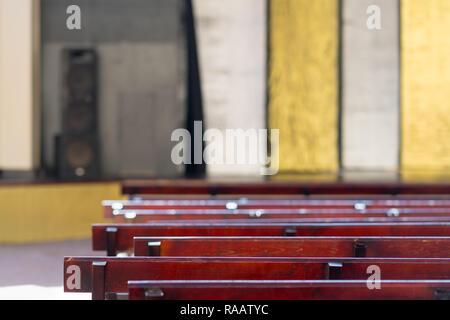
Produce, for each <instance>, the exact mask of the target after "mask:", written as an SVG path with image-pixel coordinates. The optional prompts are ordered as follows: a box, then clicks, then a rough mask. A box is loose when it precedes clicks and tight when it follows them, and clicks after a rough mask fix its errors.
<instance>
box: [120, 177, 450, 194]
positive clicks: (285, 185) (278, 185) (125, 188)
mask: <svg viewBox="0 0 450 320" xmlns="http://www.w3.org/2000/svg"><path fill="white" fill-rule="evenodd" d="M122 193H124V194H209V195H219V194H223V195H233V194H271V195H277V194H278V195H281V194H282V195H286V194H291V195H312V194H327V195H336V194H389V195H405V194H447V195H448V194H450V184H448V183H402V182H326V183H310V182H301V181H290V182H284V181H269V180H264V181H254V182H245V181H243V182H242V181H208V180H125V181H123V182H122Z"/></svg>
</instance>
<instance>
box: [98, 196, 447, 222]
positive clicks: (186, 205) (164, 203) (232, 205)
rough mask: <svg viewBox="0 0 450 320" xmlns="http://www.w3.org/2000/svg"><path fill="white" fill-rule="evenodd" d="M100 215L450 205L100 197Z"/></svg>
mask: <svg viewBox="0 0 450 320" xmlns="http://www.w3.org/2000/svg"><path fill="white" fill-rule="evenodd" d="M102 205H103V210H104V216H105V217H106V218H111V217H112V216H113V212H114V210H121V209H130V210H133V209H167V210H181V209H197V210H212V209H216V210H217V209H222V210H236V209H348V210H357V211H358V210H359V211H360V210H365V209H380V208H381V209H386V208H397V209H402V208H450V199H448V198H447V199H446V198H443V199H434V198H431V199H402V198H390V199H372V200H367V199H365V200H364V199H360V200H349V199H335V200H327V199H284V200H283V199H237V200H225V199H202V200H200V199H197V200H196V199H190V200H180V199H172V200H104V201H102Z"/></svg>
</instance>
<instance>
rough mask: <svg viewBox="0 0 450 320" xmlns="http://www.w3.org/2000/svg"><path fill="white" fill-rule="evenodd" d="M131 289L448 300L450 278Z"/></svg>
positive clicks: (220, 296)
mask: <svg viewBox="0 0 450 320" xmlns="http://www.w3.org/2000/svg"><path fill="white" fill-rule="evenodd" d="M128 290H129V298H130V300H159V299H165V300H436V299H448V297H449V293H450V281H449V280H438V281H432V280H422V281H419V280H416V281H410V280H392V281H389V280H382V281H380V289H371V290H370V289H369V288H368V286H367V281H358V280H355V281H345V280H341V281H339V280H328V281H327V280H316V281H307V280H286V281H283V280H275V281H271V280H266V281H251V280H241V281H238V280H222V281H218V280H216V281H201V280H200V281H195V280H184V281H164V280H162V281H161V280H154V281H129V282H128ZM229 310H232V309H231V308H230V309H229ZM262 311H264V312H267V311H268V310H262ZM222 312H225V310H223V311H222ZM247 312H248V311H247ZM253 312H255V311H254V310H253Z"/></svg>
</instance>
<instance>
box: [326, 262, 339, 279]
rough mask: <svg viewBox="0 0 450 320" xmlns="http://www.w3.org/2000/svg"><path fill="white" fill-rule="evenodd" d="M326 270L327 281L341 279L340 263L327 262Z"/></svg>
mask: <svg viewBox="0 0 450 320" xmlns="http://www.w3.org/2000/svg"><path fill="white" fill-rule="evenodd" d="M327 268H328V270H327V276H328V280H338V279H341V275H342V263H339V262H328V264H327Z"/></svg>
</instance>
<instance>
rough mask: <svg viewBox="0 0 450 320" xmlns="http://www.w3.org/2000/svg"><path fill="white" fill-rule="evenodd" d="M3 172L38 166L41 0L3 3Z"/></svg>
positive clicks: (0, 130)
mask: <svg viewBox="0 0 450 320" xmlns="http://www.w3.org/2000/svg"><path fill="white" fill-rule="evenodd" d="M0 52H1V54H0V168H1V169H2V170H31V169H34V168H36V167H37V166H38V165H39V163H38V160H39V139H38V134H39V125H38V124H39V117H38V115H39V100H40V98H39V87H38V85H39V81H37V79H38V78H39V77H38V74H39V0H20V1H17V0H0Z"/></svg>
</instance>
